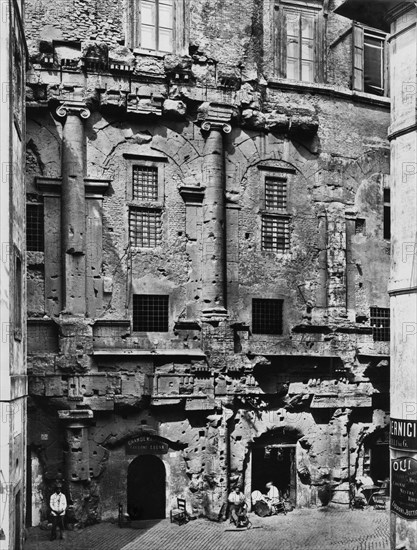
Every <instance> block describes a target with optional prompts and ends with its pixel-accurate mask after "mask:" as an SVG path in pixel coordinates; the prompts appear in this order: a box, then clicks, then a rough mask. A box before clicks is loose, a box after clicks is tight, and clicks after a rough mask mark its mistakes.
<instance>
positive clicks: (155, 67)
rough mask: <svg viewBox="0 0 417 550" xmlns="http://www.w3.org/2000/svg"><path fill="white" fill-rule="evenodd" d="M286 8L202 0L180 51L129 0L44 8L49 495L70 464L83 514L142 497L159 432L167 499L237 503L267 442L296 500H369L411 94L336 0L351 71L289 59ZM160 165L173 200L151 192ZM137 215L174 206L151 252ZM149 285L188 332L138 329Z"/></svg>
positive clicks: (35, 447) (37, 163) (40, 295)
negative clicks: (401, 136) (139, 173)
mask: <svg viewBox="0 0 417 550" xmlns="http://www.w3.org/2000/svg"><path fill="white" fill-rule="evenodd" d="M29 4H30V3H29ZM261 4H262V5H261ZM184 5H186V4H184ZM58 6H59V4H58ZM268 6H269V7H271V5H270V3H269V2H266V1H265V2H264V3H261V2H253V3H252V2H241V5H238V6H237V5H236V3H232V2H221V3H218V2H204V3H201V2H195V3H193V2H191V4H190V6H189V11H187V17H189V18H190V21H191V22H192V24H191V26H189V27H187V28H188V31H189V34H190V36H189V42H187V43H186V44H185V46H186V48H185V51H180V52H177V53H175V54H167V55H165V56H163V55H161V54H160V53H159V54H158V55H151V52H147V53H146V55H145V54H144V53H143V52H142V51H140V50H138V49H135V48H128V47H127V46H126V45H125V43H124V42H123V40H124V38H123V37H124V36H125V34H124V33H125V27H124V26H123V24H122V21H125V20H126V12H125V11H124V8H123V5H122V4H121V3H120V2H117V3H112V2H104V3H103V4H102V5H100V6H97V7H96V8H95V11H93V10H92V9H90V6H89V3H88V2H80V3H79V5H78V4H77V6H74V5H71V6H70V5H69V4H68V3H67V4H66V7H65V9H64V8H63V11H61V12H60V14H59V17H56V18H55V19H54V18H53V17H52V18H51V17H50V15H49V16H48V17H49V19H48V21H50V23H48V24H50V25H52V27H53V29H51V28H49V27H48V26H47V25H46V22H45V21H43V20H42V18H38V22H39V23H37V24H38V28H35V22H34V17H33V14H34V13H35V11H34V10H35V9H36V7H35V4H30V5H29V7H28V12H27V13H28V19H29V27H28V28H29V35H30V36H29V38H30V39H31V40H32V42H31V44H30V48H31V49H30V52H31V61H32V69H31V71H30V73H29V76H28V82H27V102H28V120H27V130H28V135H27V193H28V201H29V202H35V203H42V204H43V209H44V230H45V246H44V250H43V251H39V252H36V251H35V252H31V253H30V254H28V263H29V269H28V286H29V288H30V296H29V305H28V314H29V323H28V331H29V357H30V361H29V363H30V365H29V366H30V369H31V370H30V372H31V377H30V392H31V395H32V405H31V407H32V408H31V414H30V422H31V429H30V432H29V433H30V434H32V436H31V437H32V439H31V445H32V451H33V452H34V453H35V455H36V456H38V457H39V464H40V469H41V471H42V472H43V481H42V486H40V484H38V485H36V487H34V491H35V493H36V494H38V492H39V491H42V492H43V494H44V495H45V501H47V495H48V491H50V489H51V487H52V484H53V482H54V480H55V479H56V478H57V477H62V478H63V479H64V480H65V483H66V486H65V487H66V491H67V493H68V496H69V499H70V501H71V506H72V508H71V514H72V519H73V521H74V522H76V521H78V522H80V523H88V522H93V521H97V520H99V519H108V518H110V517H115V516H116V515H117V511H118V505H119V503H121V504H123V506H124V507H125V509H126V506H129V502H128V497H127V493H128V492H129V483H128V480H129V471H131V470H129V469H130V468H132V467H133V466H132V465H133V463H134V462H135V460H136V458H135V455H134V453H133V454H132V452H133V451H132V449H131V445H133V443H132V441H135V439H138V438H139V440H140V438H141V437H147V438H148V440H147V441H150V442H154V446H155V448H157V449H160V448H163V452H159V453H158V452H155V451H149V452H150V453H151V454H152V453H153V452H155V453H156V454H157V456H159V458H160V460H162V461H163V465H164V471H165V481H164V483H165V485H166V495H165V497H166V498H165V513H168V512H169V510H170V508H171V507H172V506H173V505H174V504H175V501H176V498H177V497H179V496H182V497H185V498H186V499H187V503H188V507H189V509H190V511H191V512H192V513H193V514H194V515H205V516H209V517H213V518H214V517H217V516H218V513H219V511H220V510H221V507H222V504H223V503H224V501H225V497H226V495H227V491H228V490H230V487H231V486H232V485H233V484H234V483H236V482H240V483H242V484H243V485H244V486H245V491H246V492H247V494H248V496H249V494H250V491H251V489H252V481H251V480H252V478H253V474H254V467H253V460H254V458H253V457H254V456H255V454H256V452H257V451H256V450H255V449H257V448H259V447H261V448H264V447H265V448H268V445H272V447H273V448H276V446H277V445H278V446H279V445H281V446H284V447H285V445H287V446H289V447H288V448H291V452H292V453H295V454H294V457H295V458H294V462H293V466H294V468H295V470H294V482H293V486H292V489H291V490H292V491H295V493H294V495H296V498H294V502H293V503H295V504H296V505H297V506H307V507H308V506H316V505H326V504H328V502H329V501H331V500H333V502H338V503H340V504H344V505H346V504H347V502H348V500H349V482H350V481H352V479H353V478H354V477H355V476H356V475H357V474H358V473H361V472H362V471H363V469H366V465H364V464H365V462H366V460H367V456H368V455H367V454H366V453H368V450H367V449H368V447H369V444H368V443H367V441H370V440H368V439H367V438H369V437H370V436H371V435H372V434H374V433H376V432H377V430H382V431H383V429H384V428H385V427H386V424H387V417H386V413H387V410H388V403H387V395H388V363H389V361H388V342H386V341H385V342H384V341H377V340H378V339H375V338H374V335H373V329H372V327H371V324H370V308H371V307H379V308H386V307H387V303H388V301H387V282H388V269H389V268H388V265H389V242H388V241H387V240H385V239H384V233H383V206H384V199H383V190H384V188H385V187H386V186H387V185H388V183H389V178H388V174H389V156H388V144H387V142H386V140H385V135H386V128H387V125H388V118H389V100H388V99H386V98H380V97H373V96H370V95H369V94H361V93H359V92H352V90H350V89H349V84H350V81H349V78H350V76H351V70H352V67H351V55H350V48H351V46H350V44H351V34H350V32H348V30H349V29H346V28H345V27H346V21H345V20H344V19H342V18H337V17H336V16H334V15H333V14H332V13H331V9H330V11H329V10H328V12H327V11H323V13H322V12H320V14H321V15H320V17H322V18H325V19H322V22H324V21H326V28H327V29H328V34H327V35H326V37H327V38H326V39H327V40H328V41H329V43H330V42H334V41H336V45H334V47H333V48H330V46H329V48H330V49H329V53H328V56H327V57H326V59H327V63H328V67H327V70H326V71H325V73H326V74H327V78H328V82H327V83H326V82H315V83H310V84H306V83H299V82H288V81H285V79H282V78H279V77H278V75H276V74H273V72H274V69H273V63H272V61H271V58H270V55H269V53H270V48H269V46H268V44H269V42H268V40H271V36H270V30H271V25H272V24H273V22H272V21H271V20H270V19H268V17H269V16H270V12H269V8H268ZM70 7H72V11H71V10H69V8H70ZM67 8H68V11H66V10H67ZM239 8H241V9H239ZM47 9H49V8H46V7H45V10H47ZM77 10H78V11H77ZM70 13H71V14H73V15H74V18H73V19H71V18H70V17H69V14H70ZM236 13H238V14H239V15H238V17H236ZM45 14H46V11H45ZM268 14H269V15H268ZM45 17H46V15H45ZM88 21H91V22H92V23H91V24H90V23H88ZM104 21H107V23H108V24H107V26H106V25H105V24H103V22H104ZM75 23H78V24H77V25H76V24H75ZM96 27H97V28H96ZM97 29H99V30H97ZM260 29H263V31H264V32H259V31H260ZM188 31H187V32H188ZM48 33H49V34H48ZM51 33H52V34H51ZM53 33H57V36H55V34H53ZM58 35H59V36H58ZM70 40H72V41H74V42H71V43H70V42H69V41H70ZM188 47H189V49H188ZM268 48H269V49H268ZM330 50H332V51H333V52H334V53H331V51H330ZM183 53H185V54H187V55H182V54H183ZM180 54H181V55H180ZM188 54H189V55H188ZM332 79H333V80H332ZM335 83H337V86H334V84H335ZM137 165H140V166H145V167H152V168H154V169H155V168H156V169H157V174H158V175H157V190H158V192H157V197H156V198H155V197H153V199H149V198H148V200H142V201H138V200H137V199H136V198H135V197H134V193H133V190H132V189H133V188H132V173H133V167H134V166H137ZM267 177H272V178H275V179H277V178H278V179H281V180H283V181H285V185H286V204H285V208H282V209H281V210H282V211H280V213H279V214H280V215H281V216H284V217H285V219H286V220H287V225H286V228H287V229H286V231H287V232H288V236H289V237H288V238H289V241H288V243H289V244H288V246H287V247H286V248H285V250H282V251H277V250H270V249H268V247H265V246H263V245H262V240H263V235H262V219H263V216H264V215H265V211H266V206H265V185H266V183H265V182H266V178H267ZM132 208H144V209H146V210H147V211H149V212H156V211H157V212H160V213H161V218H160V219H161V225H160V235H159V233H158V235H157V236H155V241H154V242H153V245H152V246H145V247H140V246H135V243H132V237H131V236H129V211H130V209H132ZM266 214H267V212H266ZM134 295H148V296H149V295H158V296H168V300H169V305H168V315H167V316H168V327H167V330H164V331H158V332H156V331H134V330H133V328H134V326H133V323H132V319H133V316H134V305H133V296H134ZM253 299H279V300H282V301H283V326H282V334H264V333H256V331H254V330H253V309H252V308H253V302H252V300H253ZM271 442H272V443H271ZM274 445H275V447H274ZM284 447H282V448H284ZM265 452H266V451H265ZM274 452H275V451H274ZM368 454H369V453H368ZM138 456H141V455H140V453H139V454H138ZM288 456H289V455H288ZM255 474H256V472H255ZM38 500H39V499H38ZM42 514H43V517H46V515H45V514H46V510H45V509H43V511H42Z"/></svg>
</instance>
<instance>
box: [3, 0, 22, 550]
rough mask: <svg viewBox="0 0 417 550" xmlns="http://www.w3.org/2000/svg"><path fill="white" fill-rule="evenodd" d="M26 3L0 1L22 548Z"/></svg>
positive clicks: (6, 413)
mask: <svg viewBox="0 0 417 550" xmlns="http://www.w3.org/2000/svg"><path fill="white" fill-rule="evenodd" d="M22 18H23V3H22V2H11V1H10V2H2V3H1V23H0V25H1V32H0V36H1V52H2V56H1V61H0V71H1V78H0V80H1V83H2V88H1V106H0V109H1V121H2V130H1V148H0V156H1V159H0V166H1V186H0V189H1V191H0V192H1V197H0V242H1V257H0V279H1V301H0V314H1V340H0V407H1V411H0V414H1V424H0V426H1V428H0V443H1V445H0V448H1V452H0V483H1V492H2V498H1V502H0V518H1V524H0V528H1V534H2V537H1V540H0V545H1V548H5V549H6V548H7V549H9V550H12V549H20V548H21V547H22V542H23V534H24V529H23V526H24V518H25V499H26V494H25V491H26V483H25V476H26V395H27V381H26V322H25V319H26V291H25V289H26V285H25V278H26V270H25V197H26V189H25V176H24V151H25V137H24V136H25V126H26V121H25V105H24V85H25V84H24V83H25V72H26V50H25V36H24V32H23V26H22V21H23V19H22Z"/></svg>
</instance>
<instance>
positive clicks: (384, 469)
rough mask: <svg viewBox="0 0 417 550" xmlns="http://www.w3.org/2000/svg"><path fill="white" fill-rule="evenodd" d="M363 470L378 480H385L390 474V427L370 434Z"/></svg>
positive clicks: (365, 449)
mask: <svg viewBox="0 0 417 550" xmlns="http://www.w3.org/2000/svg"><path fill="white" fill-rule="evenodd" d="M363 471H364V472H368V474H369V475H370V476H371V478H372V479H373V481H374V483H376V482H377V481H384V480H385V479H387V478H389V475H390V456H389V436H388V429H384V430H378V431H377V432H376V433H375V434H372V435H371V436H369V437H368V438H367V440H366V443H365V448H364V456H363Z"/></svg>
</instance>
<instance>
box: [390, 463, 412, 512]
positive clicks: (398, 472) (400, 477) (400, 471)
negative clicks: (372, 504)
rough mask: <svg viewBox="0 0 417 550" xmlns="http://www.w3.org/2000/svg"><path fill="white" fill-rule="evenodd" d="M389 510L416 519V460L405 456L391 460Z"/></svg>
mask: <svg viewBox="0 0 417 550" xmlns="http://www.w3.org/2000/svg"><path fill="white" fill-rule="evenodd" d="M391 511H392V512H395V513H396V514H397V515H398V516H400V517H402V518H404V519H411V520H416V519H417V460H415V459H414V458H408V457H406V456H403V457H400V458H395V459H392V460H391Z"/></svg>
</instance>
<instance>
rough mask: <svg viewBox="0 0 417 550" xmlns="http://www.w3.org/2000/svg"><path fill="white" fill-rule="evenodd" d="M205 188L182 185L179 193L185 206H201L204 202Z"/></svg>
mask: <svg viewBox="0 0 417 550" xmlns="http://www.w3.org/2000/svg"><path fill="white" fill-rule="evenodd" d="M205 189H206V188H205V187H198V186H192V185H182V186H181V187H179V188H178V190H179V193H180V195H181V197H182V199H183V201H184V202H185V204H186V205H187V206H201V204H202V202H203V200H204V192H205Z"/></svg>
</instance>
